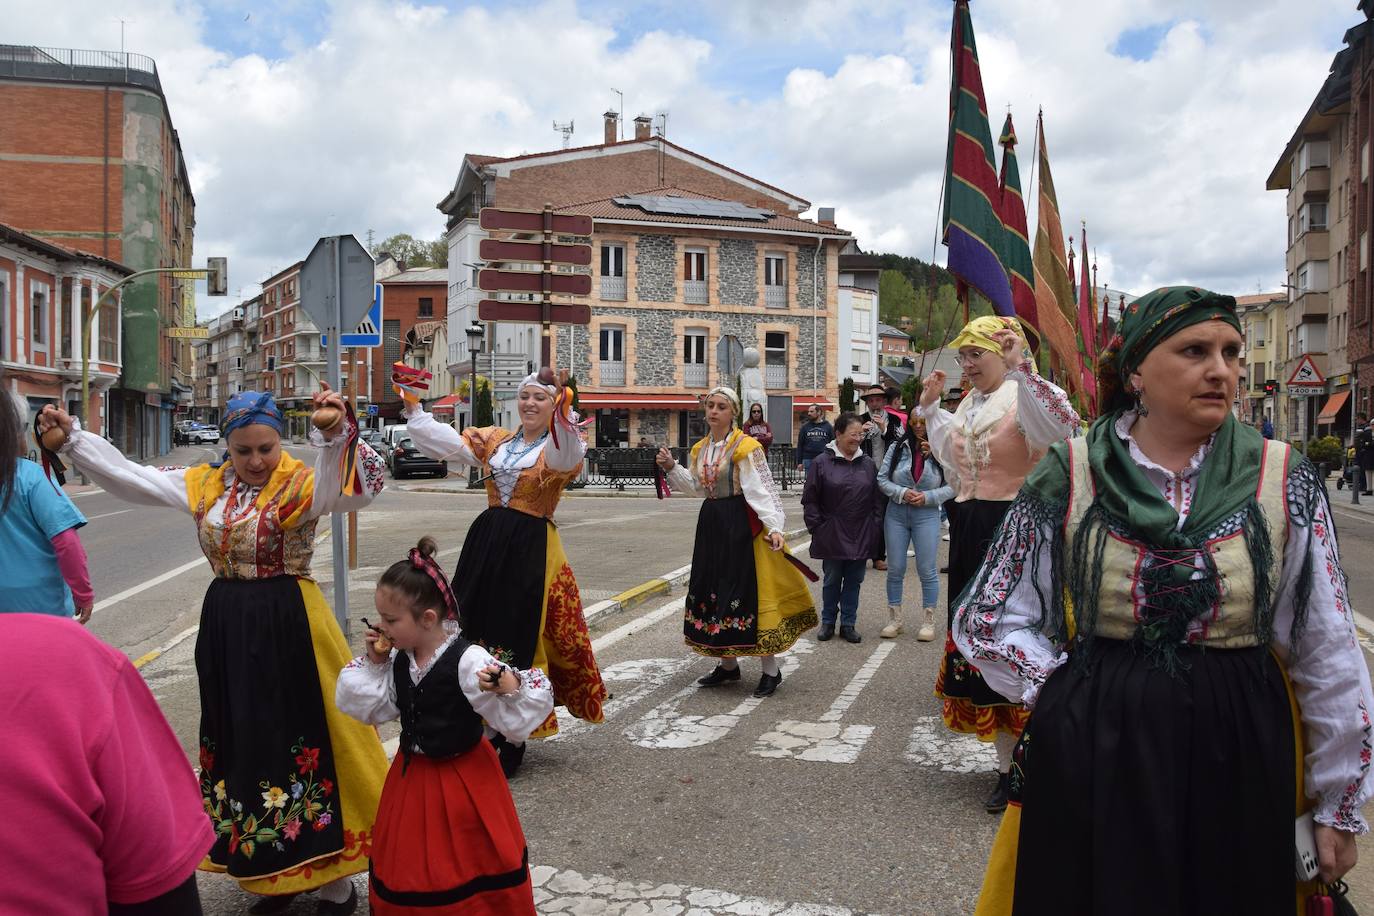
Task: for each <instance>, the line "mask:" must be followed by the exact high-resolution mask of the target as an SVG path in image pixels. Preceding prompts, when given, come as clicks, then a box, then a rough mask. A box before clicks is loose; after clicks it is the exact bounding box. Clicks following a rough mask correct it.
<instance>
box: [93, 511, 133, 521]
mask: <svg viewBox="0 0 1374 916" xmlns="http://www.w3.org/2000/svg"><path fill="white" fill-rule="evenodd" d="M132 511H134V510H133V509H120V510H119V511H117V512H102V513H100V514H99V515H91V516H87V518H86V521H88V522H93V521H95V520H96V519H98V518H109V517H110V516H111V515H123V514H124V513H125V512H132Z"/></svg>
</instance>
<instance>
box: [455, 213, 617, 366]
mask: <svg viewBox="0 0 1374 916" xmlns="http://www.w3.org/2000/svg"><path fill="white" fill-rule="evenodd" d="M478 225H480V226H481V227H482V228H483V229H489V230H490V229H497V230H505V231H508V232H518V233H527V234H537V235H538V236H540V238H539V240H537V241H520V240H507V239H484V240H483V241H482V244H481V245H480V246H479V248H478V251H479V253H480V255H481V256H482V259H483V260H485V261H487V262H489V263H503V264H507V265H509V264H529V265H538V266H539V268H540V269H539V270H537V271H536V270H495V269H493V270H482V271H479V272H478V274H477V285H478V287H479V288H480V289H482V290H484V291H487V292H505V293H535V294H538V296H539V299H538V301H532V302H520V301H510V300H506V299H483V300H482V301H481V302H479V303H477V316H478V317H479V318H481V319H482V320H483V321H528V322H538V323H539V324H540V325H542V327H543V330H542V338H541V344H540V350H539V353H540V362H541V364H543V365H545V366H551V365H552V364H553V325H554V323H558V324H589V323H590V322H591V318H592V310H591V308H590V307H589V306H587V305H584V304H564V303H557V304H555V303H554V301H553V296H554V295H556V294H557V295H565V296H585V295H588V294H589V293H590V292H591V291H592V278H591V275H590V274H578V273H567V272H564V271H555V270H554V265H555V264H569V265H572V266H574V267H586V266H588V265H589V264H591V263H592V246H590V245H566V244H556V243H555V242H554V240H553V239H554V236H555V235H591V234H592V218H591V217H590V216H586V215H584V214H574V213H554V212H553V207H552V206H550V205H549V204H545V205H544V209H543V210H498V209H496V208H495V207H485V208H483V210H482V212H481V214H480V215H479V217H478Z"/></svg>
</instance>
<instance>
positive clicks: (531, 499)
mask: <svg viewBox="0 0 1374 916" xmlns="http://www.w3.org/2000/svg"><path fill="white" fill-rule="evenodd" d="M568 435H572V433H569V434H568ZM514 437H515V433H513V432H511V431H510V430H508V429H502V428H501V427H499V426H483V427H480V428H474V427H468V428H467V429H465V430H463V441H464V442H465V443H467V446H468V448H470V449H472V454H473V455H474V456H476V458H477V460H478V461H481V462H482V473H483V474H484V475H487V476H488V480H487V505H488V506H493V507H495V506H501V505H503V503H502V501H501V492H500V490H499V489H498V488H497V485H496V481H495V479H493V478H491V477H490V476H489V475H490V474H491V471H492V467H491V459H492V456H493V455H495V454H496V450H497V449H498V448H499V447H500V446H501V443H503V442H505V441H507V440H509V439H513V438H514ZM577 474H578V471H577V469H573V470H571V471H555V470H554V469H553V468H550V467H549V466H548V464H546V463H545V461H544V453H543V451H542V450H541V451H540V453H539V457H538V458H536V459H535V462H534V464H532V465H530V466H529V467H527V468H524V469H522V470H521V471H519V477H518V478H517V479H516V482H515V488H514V490H513V491H512V493H511V496H510V499H509V500H507V501H506V502H505V503H504V505H505V506H507V507H508V508H511V509H515V510H517V511H519V512H524V513H525V514H526V515H534V516H537V517H539V518H552V517H553V513H554V510H556V509H557V508H558V501H559V499H561V498H562V496H563V488H564V487H566V486H567V485H568V484H570V483H572V482H573V481H574V480H576V479H577Z"/></svg>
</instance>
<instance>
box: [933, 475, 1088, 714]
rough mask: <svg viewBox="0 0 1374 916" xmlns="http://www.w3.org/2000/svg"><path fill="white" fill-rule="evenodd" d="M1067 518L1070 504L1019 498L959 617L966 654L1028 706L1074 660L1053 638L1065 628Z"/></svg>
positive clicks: (994, 683) (957, 637)
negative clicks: (1058, 615)
mask: <svg viewBox="0 0 1374 916" xmlns="http://www.w3.org/2000/svg"><path fill="white" fill-rule="evenodd" d="M1062 521H1063V509H1062V507H1059V508H1056V507H1053V506H1049V505H1046V504H1045V503H1042V502H1040V501H1039V500H1038V499H1035V498H1033V497H1030V496H1028V495H1026V494H1023V495H1021V496H1020V497H1018V498H1017V499H1016V501H1015V502H1013V503H1012V505H1011V508H1010V509H1008V510H1007V515H1006V517H1005V518H1004V519H1003V520H1002V525H1001V527H1000V528H998V531H997V535H996V537H995V538H994V539H993V542H992V544H991V546H989V548H988V553H987V560H985V561H984V563H983V566H982V567H981V568H980V569H979V570H978V574H977V576H975V577H974V579H973V581H972V582H971V583H970V584H969V587H968V588H967V589H966V590H965V591H964V594H963V596H962V597H961V598H960V599H959V604H958V607H957V608H956V609H955V612H954V629H953V637H954V642H955V644H956V645H957V646H958V647H959V651H960V652H962V653H963V654H964V657H965V658H966V659H968V661H969V663H970V664H972V665H973V666H974V667H975V668H977V669H978V670H979V671H980V672H981V673H982V675H983V677H984V679H985V680H987V682H988V685H989V686H990V687H992V689H993V690H996V691H997V692H998V693H1000V694H1002V695H1003V696H1006V697H1011V698H1019V699H1020V700H1021V702H1023V703H1025V704H1026V705H1027V706H1030V705H1032V704H1033V703H1034V702H1035V698H1036V696H1037V694H1039V692H1040V688H1041V686H1043V685H1044V683H1045V680H1046V678H1048V677H1049V676H1050V674H1051V673H1052V672H1053V671H1054V669H1055V668H1058V667H1059V666H1060V665H1062V664H1063V663H1064V662H1065V661H1066V660H1067V658H1068V656H1067V654H1066V653H1065V652H1064V646H1063V645H1062V644H1060V643H1059V642H1058V641H1057V640H1056V638H1054V637H1053V636H1051V635H1050V634H1051V633H1054V632H1055V631H1056V630H1057V629H1058V628H1057V627H1056V626H1055V625H1054V620H1055V607H1056V605H1055V600H1056V597H1057V596H1056V589H1058V588H1060V587H1061V586H1059V584H1058V583H1059V582H1060V581H1061V576H1060V574H1059V571H1058V568H1057V567H1058V562H1057V554H1059V553H1060V551H1057V550H1056V546H1057V545H1056V543H1055V541H1056V531H1057V530H1062Z"/></svg>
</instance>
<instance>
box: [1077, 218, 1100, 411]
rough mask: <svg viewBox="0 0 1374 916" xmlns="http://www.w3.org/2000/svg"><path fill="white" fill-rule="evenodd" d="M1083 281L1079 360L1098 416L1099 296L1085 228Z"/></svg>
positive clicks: (1079, 307)
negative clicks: (1091, 275)
mask: <svg viewBox="0 0 1374 916" xmlns="http://www.w3.org/2000/svg"><path fill="white" fill-rule="evenodd" d="M1082 251H1083V257H1082V259H1081V260H1082V261H1083V279H1082V282H1081V283H1080V284H1079V288H1080V292H1079V294H1078V359H1079V365H1080V366H1082V367H1083V387H1084V390H1085V392H1086V395H1087V402H1088V404H1087V406H1088V410H1089V411H1091V412H1092V415H1093V416H1097V295H1096V291H1095V290H1094V289H1093V283H1092V280H1091V279H1090V274H1089V273H1088V227H1087V224H1086V223H1085V224H1084V226H1083V248H1082Z"/></svg>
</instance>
